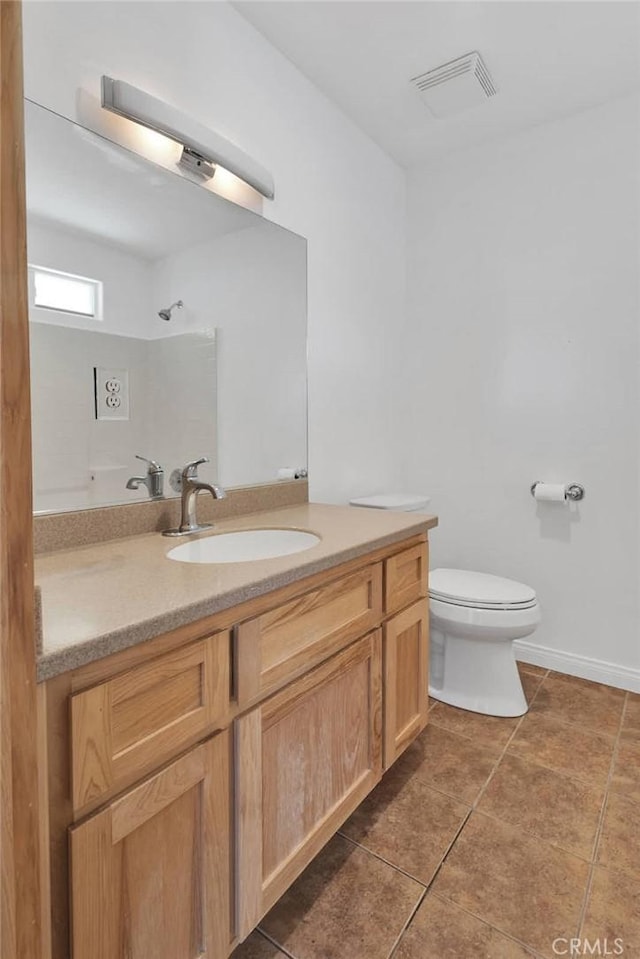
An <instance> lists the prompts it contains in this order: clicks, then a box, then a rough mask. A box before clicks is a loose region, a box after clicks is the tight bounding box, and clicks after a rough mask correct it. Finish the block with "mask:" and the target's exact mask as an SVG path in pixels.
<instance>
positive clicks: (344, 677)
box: [237, 630, 382, 937]
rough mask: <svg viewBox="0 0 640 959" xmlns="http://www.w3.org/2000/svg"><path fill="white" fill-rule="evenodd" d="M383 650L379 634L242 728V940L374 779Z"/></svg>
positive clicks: (253, 715) (252, 716)
mask: <svg viewBox="0 0 640 959" xmlns="http://www.w3.org/2000/svg"><path fill="white" fill-rule="evenodd" d="M380 643H381V637H380V631H379V630H377V631H376V632H375V633H371V634H369V635H368V636H365V637H364V638H363V639H361V640H359V641H358V642H356V643H353V644H352V645H351V646H349V647H348V648H347V649H346V650H344V651H343V652H341V653H338V654H337V655H336V656H334V657H332V659H330V660H329V661H328V662H326V663H323V664H322V666H319V667H318V668H317V669H315V670H313V671H312V672H310V673H308V674H307V675H305V676H303V677H302V678H301V679H300V680H298V681H297V682H295V683H292V684H291V685H290V686H288V687H287V688H286V689H285V690H283V691H282V692H281V693H279V694H277V695H275V696H273V697H272V698H271V699H270V700H268V701H267V702H266V703H264V704H263V705H262V706H259V707H257V708H256V709H254V710H253V711H252V712H251V713H249V714H248V715H247V716H245V717H242V718H241V719H240V720H238V725H239V736H238V743H239V746H240V748H242V744H245V746H246V745H248V744H250V748H251V751H252V753H253V755H252V757H251V760H248V758H247V757H245V761H244V762H242V761H239V762H238V764H237V769H238V770H239V773H240V775H241V777H242V778H243V779H244V781H242V782H240V783H239V784H238V794H239V795H240V796H242V795H247V796H254V797H255V798H254V801H253V803H252V804H251V811H250V810H249V808H248V807H247V809H246V815H241V816H240V818H239V822H238V827H239V856H238V859H239V867H238V868H239V871H238V882H239V895H240V899H239V905H240V911H239V920H240V936H241V937H244V936H246V935H247V934H248V932H249V931H250V930H251V929H252V928H253V926H255V925H256V923H257V922H258V921H259V920H260V918H261V917H262V916H263V915H264V913H265V912H266V911H267V910H268V909H269V908H270V907H271V906H272V905H273V903H274V902H275V901H276V900H277V899H278V898H279V897H280V896H281V895H282V893H283V892H284V890H285V889H287V887H288V886H289V885H290V884H291V883H292V882H293V880H294V879H295V878H296V877H297V876H298V875H299V873H300V872H301V871H302V870H303V869H304V867H305V866H306V865H307V864H308V863H309V862H310V861H311V859H312V858H313V857H314V856H315V855H316V854H317V853H318V852H319V850H320V849H321V848H322V846H323V845H324V844H325V843H326V842H327V840H328V839H329V838H330V837H331V836H332V835H333V833H334V832H335V831H336V829H337V828H338V827H339V826H340V825H341V824H342V822H344V820H345V819H346V818H347V816H348V815H349V814H350V813H351V812H352V811H353V810H354V809H355V808H356V806H357V805H358V804H359V803H360V802H361V801H362V799H364V797H365V796H366V795H367V794H368V793H369V792H370V790H371V789H372V788H373V786H374V785H375V783H376V782H377V781H378V780H379V779H380V775H381V771H382V756H381V648H380ZM243 727H244V728H243ZM256 815H257V816H258V817H260V822H259V823H258V824H257V823H256V819H255V817H256Z"/></svg>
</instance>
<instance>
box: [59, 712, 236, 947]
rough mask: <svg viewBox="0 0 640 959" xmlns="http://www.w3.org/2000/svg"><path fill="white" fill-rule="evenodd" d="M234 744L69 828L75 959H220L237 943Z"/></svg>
mask: <svg viewBox="0 0 640 959" xmlns="http://www.w3.org/2000/svg"><path fill="white" fill-rule="evenodd" d="M229 742H230V736H229V733H228V731H225V732H223V733H220V734H218V735H217V736H214V737H213V738H212V739H210V740H208V741H207V742H205V743H203V744H202V745H200V746H197V747H195V748H194V749H192V750H191V751H190V752H188V753H186V754H185V755H184V756H182V757H181V758H180V759H178V760H177V761H176V762H174V763H172V764H171V765H170V766H167V767H166V768H165V769H163V770H162V772H160V773H158V774H157V775H155V776H153V777H151V778H150V779H148V780H146V781H145V782H143V783H142V784H141V785H140V786H138V787H137V788H136V789H132V790H131V791H130V792H128V793H126V794H125V795H124V796H123V797H122V798H121V799H118V800H116V801H115V802H112V803H111V804H110V805H109V806H108V807H107V808H106V809H104V810H103V811H102V812H100V813H97V814H96V815H94V816H92V817H91V818H90V819H88V820H87V821H86V822H84V823H83V824H82V825H79V826H76V827H75V828H73V829H72V830H71V890H72V892H71V895H72V900H71V908H72V939H73V952H72V954H73V959H151V957H153V959H196V957H198V959H205V957H206V959H221V957H224V956H226V955H227V954H228V952H229V951H230V949H229V943H230V941H231V919H230V916H231V909H230V902H229V899H230V888H231V882H230V879H231V876H230V870H231V856H230V831H229V829H230V755H229V754H230V747H229Z"/></svg>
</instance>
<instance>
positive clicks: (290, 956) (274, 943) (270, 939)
mask: <svg viewBox="0 0 640 959" xmlns="http://www.w3.org/2000/svg"><path fill="white" fill-rule="evenodd" d="M254 931H255V932H258V933H260V935H261V936H263V937H264V938H265V939H266V940H267V942H270V943H271V945H272V946H275V947H276V949H278V950H279V951H280V952H281V953H283V955H285V956H287V959H297V957H296V956H294V954H293V953H292V952H289V950H288V949H285V947H284V946H283V945H282V943H280V942H278V941H277V940H276V939H274V938H273V936H270V935H269V934H268V933H267V932H265V931H264V929H262V927H261V926H256V928H255V930H254ZM229 959H231V956H230V957H229Z"/></svg>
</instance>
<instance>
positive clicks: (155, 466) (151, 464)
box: [135, 453, 162, 473]
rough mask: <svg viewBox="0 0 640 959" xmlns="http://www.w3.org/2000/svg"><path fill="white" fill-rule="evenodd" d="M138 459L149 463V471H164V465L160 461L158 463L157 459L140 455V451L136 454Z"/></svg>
mask: <svg viewBox="0 0 640 959" xmlns="http://www.w3.org/2000/svg"><path fill="white" fill-rule="evenodd" d="M135 456H136V459H137V460H142V462H143V463H147V464H148V469H149V472H150V473H151V472H154V473H157V472H158V471H160V472H162V467H161V466H160V464H159V463H156V461H155V460H148V459H147V457H146V456H140V455H139V454H138V453H136V454H135Z"/></svg>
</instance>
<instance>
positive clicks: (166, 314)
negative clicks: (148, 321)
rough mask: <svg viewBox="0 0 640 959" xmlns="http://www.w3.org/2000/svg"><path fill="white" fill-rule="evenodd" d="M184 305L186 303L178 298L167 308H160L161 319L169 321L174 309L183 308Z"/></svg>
mask: <svg viewBox="0 0 640 959" xmlns="http://www.w3.org/2000/svg"><path fill="white" fill-rule="evenodd" d="M183 306H184V303H183V302H182V300H176V302H175V303H172V304H171V306H169V307H167V309H166V310H158V316H159V317H160V319H161V320H166V321H167V323H168V322H169V320H170V319H171V312H172V310H175V309H178V310H181V309H182V307H183Z"/></svg>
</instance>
